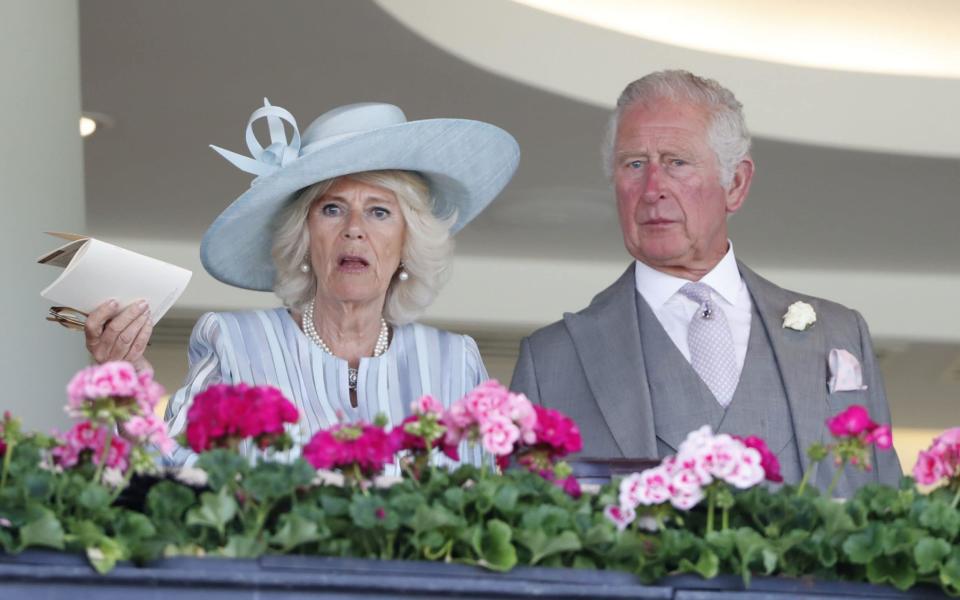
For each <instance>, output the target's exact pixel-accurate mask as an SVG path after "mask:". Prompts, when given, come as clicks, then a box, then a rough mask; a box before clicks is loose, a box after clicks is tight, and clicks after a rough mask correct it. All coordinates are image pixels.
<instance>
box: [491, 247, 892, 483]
mask: <svg viewBox="0 0 960 600" xmlns="http://www.w3.org/2000/svg"><path fill="white" fill-rule="evenodd" d="M738 264H739V268H740V274H741V276H742V277H743V280H744V282H745V283H746V285H747V288H748V289H749V291H750V294H751V297H752V298H753V301H754V304H755V306H756V308H757V310H758V312H759V314H760V318H761V319H762V320H763V322H764V325H765V326H766V328H767V330H768V331H769V332H770V335H771V343H772V346H773V352H774V355H775V357H776V360H777V364H778V366H779V370H780V376H781V379H782V381H783V384H784V388H785V390H786V393H787V400H788V403H789V409H790V414H791V416H792V420H793V423H794V430H795V431H794V434H795V435H796V440H797V445H798V447H799V449H800V459H801V463H802V466H803V468H804V469H807V468H808V467H809V459H808V458H807V455H806V449H807V448H808V447H809V446H810V445H811V444H813V443H814V442H820V441H822V442H828V441H830V435H829V431H828V430H827V428H826V426H825V421H826V419H827V418H828V417H830V416H832V415H834V414H836V413H839V412H840V411H842V410H843V409H845V408H846V407H847V406H849V405H851V404H862V405H864V406H866V407H867V409H868V410H869V411H870V415H871V416H872V418H873V419H874V421H876V422H879V423H889V422H890V410H889V407H888V405H887V399H886V394H885V392H884V387H883V381H882V379H881V376H880V372H879V370H878V369H877V364H876V357H875V355H874V352H873V346H872V343H871V340H870V333H869V331H868V330H867V325H866V323H865V322H864V320H863V317H861V316H860V314H859V313H857V312H856V311H853V310H850V309H848V308H846V307H844V306H841V305H839V304H836V303H834V302H830V301H828V300H823V299H820V298H813V297H810V296H806V295H803V294H798V293H796V292H791V291H788V290H785V289H783V288H781V287H779V286H776V285H774V284H773V283H771V282H770V281H767V280H766V279H764V278H762V277H760V276H759V275H757V274H756V273H754V272H753V271H751V270H750V269H748V268H747V267H746V266H745V265H743V264H742V263H738ZM797 300H803V301H805V302H808V303H810V304H811V305H813V307H814V310H815V311H816V313H817V323H816V325H815V326H813V327H810V328H808V329H806V330H804V331H794V330H792V329H784V328H783V327H782V319H783V315H784V314H785V313H786V312H787V307H788V306H790V305H791V304H793V303H794V302H796V301H797ZM636 302H637V293H636V283H635V278H634V266H633V264H631V265H630V266H629V268H628V269H627V270H626V271H625V272H624V274H623V275H622V276H621V277H620V278H619V279H618V280H617V281H616V282H615V283H614V284H613V285H611V286H610V287H608V288H607V289H605V290H604V291H602V292H600V293H599V294H597V296H596V297H594V299H593V301H592V302H591V303H590V306H588V307H587V308H585V309H584V310H582V311H580V312H577V313H572V314H571V313H566V314H565V315H564V316H563V320H561V321H558V322H556V323H553V324H551V325H548V326H546V327H544V328H543V329H539V330H537V331H535V332H534V333H533V334H532V335H530V336H529V337H527V338H524V340H523V341H522V342H521V345H520V356H519V359H518V361H517V367H516V370H515V371H514V375H513V381H512V383H511V386H510V387H511V389H513V390H516V391H519V392H523V393H524V394H526V395H527V397H529V398H530V399H531V400H532V401H534V402H537V403H540V404H542V405H544V406H548V407H550V408H556V409H559V410H561V411H563V412H564V413H566V414H568V415H570V416H571V417H572V418H573V419H574V420H576V422H577V423H578V425H579V427H580V431H581V433H582V435H583V442H584V448H583V452H582V454H583V455H584V456H591V457H628V458H656V457H657V441H656V433H655V432H654V419H653V408H652V405H651V400H650V390H649V386H648V385H647V381H646V369H645V367H644V348H642V347H641V343H640V333H639V325H638V321H637V305H636ZM833 348H842V349H845V350H847V351H849V352H851V353H852V354H853V355H854V356H856V357H857V359H858V360H859V361H860V364H861V366H862V368H863V376H864V384H865V385H866V386H867V389H866V390H862V391H850V392H836V393H833V394H831V393H829V391H828V388H827V378H828V374H827V356H828V354H829V352H830V350H831V349H833ZM700 425H701V424H700V423H691V424H690V429H691V430H692V429H694V428H696V427H699V426H700ZM747 434H749V432H744V435H747ZM826 462H829V461H826ZM826 462H825V463H821V465H820V467H819V468H818V470H819V471H820V472H819V473H817V472H814V473H813V476H812V477H811V481H813V482H817V483H821V482H824V481H827V482H828V481H829V480H830V477H831V476H832V473H833V466H832V465H830V464H826ZM873 464H874V471H873V472H872V473H869V474H860V473H856V474H854V473H851V472H850V470H849V468H848V474H849V476H848V477H846V479H849V480H850V481H847V482H843V483H845V484H846V485H843V484H841V486H840V489H841V490H844V491H846V492H848V493H849V492H851V491H852V490H853V489H854V488H855V487H859V485H862V484H864V483H867V482H870V481H880V482H883V483H887V484H890V485H897V483H898V482H899V480H900V477H901V470H900V465H899V461H898V460H897V456H896V453H895V452H894V451H893V450H890V451H888V452H876V451H875V452H874V455H873ZM838 491H839V490H838Z"/></svg>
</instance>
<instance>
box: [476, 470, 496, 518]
mask: <svg viewBox="0 0 960 600" xmlns="http://www.w3.org/2000/svg"><path fill="white" fill-rule="evenodd" d="M471 491H472V492H473V493H474V495H475V498H476V500H475V502H474V505H475V506H476V507H477V512H479V513H480V514H481V515H485V514H487V513H488V512H490V509H492V508H493V496H494V494H496V491H497V484H496V483H494V482H493V481H491V480H489V479H484V480H482V481H480V482H479V483H477V485H475V486H473V489H472V490H471Z"/></svg>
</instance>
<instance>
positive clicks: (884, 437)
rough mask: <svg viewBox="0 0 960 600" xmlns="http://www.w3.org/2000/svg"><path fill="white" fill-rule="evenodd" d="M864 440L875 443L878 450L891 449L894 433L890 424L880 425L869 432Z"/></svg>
mask: <svg viewBox="0 0 960 600" xmlns="http://www.w3.org/2000/svg"><path fill="white" fill-rule="evenodd" d="M864 441H865V442H866V443H868V444H873V445H874V446H876V447H877V449H878V450H889V449H890V448H892V447H893V433H892V432H891V431H890V426H889V425H878V426H876V427H874V428H873V429H872V430H871V431H870V432H868V433H867V437H866V439H865V440H864Z"/></svg>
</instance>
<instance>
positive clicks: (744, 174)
mask: <svg viewBox="0 0 960 600" xmlns="http://www.w3.org/2000/svg"><path fill="white" fill-rule="evenodd" d="M753 169H754V167H753V160H751V159H750V157H749V156H747V157H745V158H744V159H743V160H741V161H740V164H738V165H737V168H736V169H735V170H734V171H733V180H732V181H731V182H730V186H729V187H728V188H727V192H726V193H727V213H728V214H733V213H735V212H737V211H738V210H740V207H741V206H743V201H744V200H746V199H747V194H748V193H749V192H750V182H752V181H753Z"/></svg>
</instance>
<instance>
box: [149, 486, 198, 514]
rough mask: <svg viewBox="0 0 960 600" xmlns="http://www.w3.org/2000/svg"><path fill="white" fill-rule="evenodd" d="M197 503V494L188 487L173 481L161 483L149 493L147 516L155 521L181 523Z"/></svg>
mask: <svg viewBox="0 0 960 600" xmlns="http://www.w3.org/2000/svg"><path fill="white" fill-rule="evenodd" d="M196 501H197V496H196V494H194V492H193V490H191V489H189V488H188V487H186V486H183V485H180V484H178V483H174V482H172V481H161V482H159V483H157V484H155V485H154V486H153V487H151V488H150V491H149V492H147V514H149V515H150V516H152V517H153V519H154V521H168V520H170V521H179V520H180V519H181V518H183V513H184V512H186V510H187V509H188V508H190V507H191V506H193V504H194V503H195V502H196Z"/></svg>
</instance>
